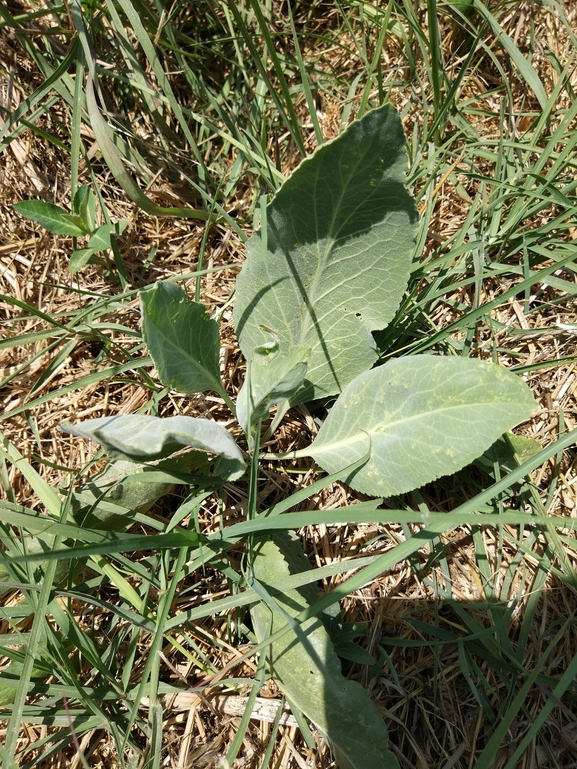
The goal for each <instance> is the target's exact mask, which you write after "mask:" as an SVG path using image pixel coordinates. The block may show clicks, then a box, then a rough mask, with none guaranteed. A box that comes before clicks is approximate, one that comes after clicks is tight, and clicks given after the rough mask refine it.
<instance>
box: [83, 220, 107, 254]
mask: <svg viewBox="0 0 577 769" xmlns="http://www.w3.org/2000/svg"><path fill="white" fill-rule="evenodd" d="M110 235H111V227H110V225H109V224H103V225H102V226H101V227H99V228H98V229H97V230H96V231H95V232H93V233H92V235H91V236H90V239H89V241H88V248H93V249H94V250H95V251H105V250H106V249H107V248H110V246H111V243H110Z"/></svg>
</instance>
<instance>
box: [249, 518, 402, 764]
mask: <svg viewBox="0 0 577 769" xmlns="http://www.w3.org/2000/svg"><path fill="white" fill-rule="evenodd" d="M303 562H304V564H305V566H304V567H303ZM306 566H307V561H306V558H305V557H304V555H303V552H302V548H301V546H300V543H298V542H296V541H295V540H294V539H292V538H291V535H290V533H289V532H283V533H280V532H278V533H274V534H273V535H271V537H270V538H269V539H267V541H265V542H261V543H259V544H258V545H257V546H256V556H255V559H254V562H253V570H254V576H255V577H256V579H257V580H258V581H259V582H260V583H261V584H262V585H263V586H264V587H266V585H267V584H271V583H272V582H274V581H277V582H278V581H282V580H283V579H286V578H287V577H288V576H290V575H291V574H294V573H297V572H299V571H303V570H304V569H305V568H306ZM316 600H318V592H317V591H316V589H315V588H314V586H312V585H308V586H306V587H305V588H300V589H298V590H287V591H286V592H285V593H284V594H281V595H278V594H277V595H276V596H275V601H276V604H277V606H276V607H269V606H268V605H267V604H266V603H264V602H261V603H259V604H257V605H256V606H254V607H253V609H252V610H251V614H252V618H253V623H254V627H255V632H256V635H257V638H258V640H259V641H264V640H266V639H267V638H268V637H269V635H270V634H272V633H275V632H276V631H277V630H280V629H281V628H283V627H285V626H286V624H287V615H288V616H289V617H296V616H297V614H299V613H300V612H301V611H303V610H304V609H306V608H307V607H308V606H310V605H311V603H314V602H315V601H316ZM277 607H278V608H277ZM268 659H269V665H270V668H271V672H272V675H273V677H274V679H275V681H276V682H277V684H278V685H279V687H280V688H281V690H282V691H283V692H284V693H285V694H286V696H287V698H288V699H289V700H290V701H291V702H294V704H295V705H297V706H298V707H299V708H300V710H302V712H303V713H304V714H305V715H306V716H307V718H309V719H310V720H311V721H312V722H313V723H314V724H315V725H316V726H317V728H318V729H319V730H320V731H321V732H322V733H323V734H324V735H325V736H326V738H327V740H328V742H329V744H330V745H331V748H332V750H333V752H334V753H335V757H336V758H337V760H338V762H339V765H340V766H341V769H345V767H346V768H347V769H348V767H351V768H352V769H369V767H370V769H399V765H398V763H397V760H396V758H395V756H394V755H393V754H392V753H391V752H390V751H389V749H388V741H389V738H388V733H387V728H386V726H385V724H384V722H383V719H382V718H381V716H380V714H379V712H378V710H377V708H376V707H375V705H374V704H373V702H372V700H371V699H370V697H369V695H368V694H367V692H366V691H365V690H364V689H363V687H362V686H361V685H360V684H358V683H356V682H355V681H348V680H347V679H346V678H344V677H343V675H342V674H341V666H340V661H339V658H338V657H337V655H336V653H335V650H334V648H333V644H332V642H331V640H330V638H329V635H328V633H327V631H326V630H325V627H324V625H323V623H322V621H321V620H320V619H319V618H318V617H313V618H312V619H309V620H307V621H305V622H303V623H301V624H300V625H299V626H298V630H296V631H295V630H293V629H291V630H289V631H288V632H286V633H285V634H284V635H282V636H281V638H280V639H279V640H277V641H274V642H273V643H272V644H271V645H270V647H269V651H268Z"/></svg>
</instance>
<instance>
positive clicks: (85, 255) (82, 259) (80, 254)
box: [68, 248, 95, 275]
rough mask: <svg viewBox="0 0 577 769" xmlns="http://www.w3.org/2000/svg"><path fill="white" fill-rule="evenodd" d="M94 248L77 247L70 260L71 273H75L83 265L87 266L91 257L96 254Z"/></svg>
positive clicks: (69, 268)
mask: <svg viewBox="0 0 577 769" xmlns="http://www.w3.org/2000/svg"><path fill="white" fill-rule="evenodd" d="M94 253H95V251H94V249H93V248H77V249H76V251H73V252H72V253H71V254H70V261H69V262H68V272H69V273H70V274H71V275H75V274H76V273H77V272H78V271H79V270H81V269H82V268H83V267H86V265H87V264H88V262H89V261H90V259H91V258H92V257H93V256H94Z"/></svg>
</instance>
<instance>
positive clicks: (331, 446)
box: [303, 401, 515, 456]
mask: <svg viewBox="0 0 577 769" xmlns="http://www.w3.org/2000/svg"><path fill="white" fill-rule="evenodd" d="M500 404H502V405H507V404H509V405H511V406H513V405H515V404H514V402H512V401H497V402H495V401H486V402H485V401H476V402H475V403H463V404H460V405H458V406H443V407H442V408H438V409H431V410H429V411H425V412H420V413H419V414H414V415H413V416H410V417H406V418H404V419H397V420H396V421H394V422H388V423H387V429H386V432H389V431H390V430H391V429H393V428H396V427H398V426H399V425H404V424H406V423H407V422H412V421H414V420H415V419H421V418H423V417H428V416H429V415H433V414H437V413H445V412H447V411H452V410H457V409H468V408H472V407H482V406H490V407H491V408H493V407H494V406H497V405H500ZM356 429H357V432H356V433H355V434H354V435H352V436H349V437H348V438H344V439H341V440H339V441H334V442H332V443H325V444H324V446H323V444H322V443H321V444H320V447H319V448H318V450H317V451H318V453H320V452H326V451H335V450H337V449H341V448H346V447H347V446H352V445H353V444H355V443H358V442H360V441H361V437H360V436H361V434H362V435H363V437H364V436H368V437H369V438H372V437H373V436H376V435H379V434H381V435H383V434H385V430H379V429H378V427H376V428H375V427H373V428H372V429H371V428H370V427H369V428H367V429H366V430H363V429H361V428H358V427H357V428H356ZM314 448H315V443H314V441H313V443H312V444H311V445H310V446H309V447H308V449H314ZM308 449H307V450H308ZM310 455H311V456H312V455H313V453H312V451H310ZM303 456H309V454H303Z"/></svg>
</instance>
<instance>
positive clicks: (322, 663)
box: [65, 106, 535, 769]
mask: <svg viewBox="0 0 577 769" xmlns="http://www.w3.org/2000/svg"><path fill="white" fill-rule="evenodd" d="M406 165H407V158H406V152H405V147H404V136H403V131H402V126H401V121H400V119H399V117H398V115H397V114H396V112H395V111H394V110H393V108H392V107H390V106H384V107H381V108H380V109H377V110H375V111H373V112H371V113H369V114H368V115H366V116H365V117H364V118H363V119H362V120H360V121H358V122H355V123H353V124H352V125H351V126H350V127H349V128H348V129H347V130H346V131H345V132H344V134H343V135H342V136H340V137H339V138H338V139H336V140H334V141H332V142H330V143H327V144H325V145H323V146H322V147H320V148H319V149H318V150H317V151H316V152H315V153H314V155H313V156H312V157H311V158H309V159H307V160H305V161H304V162H303V163H302V164H301V165H300V166H299V167H298V168H297V169H296V171H295V172H294V173H293V174H292V175H291V177H290V178H289V179H287V181H286V182H285V184H284V185H283V186H282V187H281V189H280V191H279V192H278V193H277V195H276V197H275V198H274V199H273V200H272V201H271V202H270V203H269V204H268V206H267V207H266V209H265V210H264V211H262V212H261V214H262V215H261V221H262V226H261V229H260V231H259V232H257V233H255V234H254V235H253V237H252V238H251V239H250V240H249V242H248V244H247V259H246V262H245V264H244V266H243V269H242V272H241V274H240V276H239V278H238V282H237V292H236V297H235V310H234V319H235V326H236V331H237V335H238V338H239V342H240V346H241V349H242V351H243V352H244V354H245V357H246V359H247V374H246V379H245V383H244V385H243V387H242V389H241V391H240V393H239V394H238V398H237V401H236V404H235V403H234V402H233V400H232V398H231V396H230V394H228V393H227V392H226V389H225V387H224V385H223V383H222V380H221V376H220V370H219V330H218V324H217V322H216V320H214V319H212V318H210V317H209V316H208V314H207V313H206V310H205V308H204V307H203V305H201V304H199V303H197V302H192V301H190V300H189V299H188V297H187V296H186V294H185V292H184V291H183V290H182V289H180V288H178V287H176V286H174V285H172V284H168V283H158V284H156V285H155V286H153V287H151V288H149V289H146V290H145V291H143V292H142V294H141V309H142V316H143V334H144V339H145V342H146V344H147V345H148V348H149V351H150V354H151V356H152V359H153V361H154V363H155V366H156V368H157V370H158V373H159V376H160V379H161V380H162V382H163V383H164V384H165V385H167V386H169V387H172V388H174V389H177V390H179V391H180V392H184V393H195V392H205V391H213V392H216V393H218V394H220V395H221V397H222V398H223V399H224V400H225V402H226V403H228V404H229V406H230V408H231V410H232V412H233V414H235V415H236V416H237V419H238V422H239V425H240V427H241V428H242V430H243V431H244V433H245V435H246V441H243V442H242V446H243V447H247V448H244V449H243V448H241V446H239V445H238V444H237V443H236V441H235V440H234V438H233V437H232V434H231V433H230V432H229V431H228V430H227V429H226V428H225V427H224V426H222V425H220V424H217V423H215V422H212V421H209V420H202V419H193V418H190V417H182V416H177V417H171V418H168V419H160V418H157V417H152V416H147V415H132V416H124V417H112V418H110V417H109V418H103V419H96V420H91V421H90V422H85V423H81V424H79V425H75V426H71V425H66V426H65V429H66V430H68V431H69V432H73V433H74V434H76V435H80V436H83V437H88V438H90V439H92V440H95V441H97V442H99V443H100V444H102V445H103V446H104V448H105V449H106V450H107V451H108V452H109V453H110V454H112V455H113V456H115V457H120V458H125V459H127V460H132V461H137V462H140V463H143V462H144V463H146V462H157V461H160V460H161V461H163V462H165V463H166V462H170V457H171V456H172V455H173V454H174V452H176V451H182V450H183V449H185V450H192V451H194V452H197V453H200V454H201V455H203V456H204V457H205V458H206V459H205V463H204V464H205V465H206V466H210V465H212V467H213V470H212V480H213V481H214V482H215V484H217V485H218V483H221V484H222V483H225V482H229V481H234V480H238V479H239V478H241V476H242V474H243V473H244V471H245V467H246V458H247V455H248V458H249V460H250V467H251V472H250V473H249V474H248V476H249V477H248V478H247V482H248V484H249V499H252V500H256V499H257V490H258V489H257V484H258V464H257V463H258V454H259V450H260V443H261V438H262V435H261V429H260V426H261V422H263V421H265V420H268V419H269V416H270V411H271V409H272V407H273V406H275V405H278V413H279V414H280V415H282V414H283V413H284V412H285V410H286V409H287V408H289V407H290V406H291V405H295V404H298V403H301V402H303V401H305V400H308V399H310V398H313V397H319V396H326V395H338V397H337V399H336V402H335V403H334V405H333V406H332V409H331V410H330V412H329V415H328V417H327V419H326V421H325V423H324V424H323V425H322V427H321V429H320V430H319V433H318V435H317V437H316V438H315V440H314V441H313V442H312V443H311V445H310V446H309V447H308V448H306V449H304V450H301V451H300V452H298V454H299V455H300V456H311V457H312V458H313V459H314V460H315V461H316V462H317V463H318V465H319V466H320V467H321V468H322V469H324V470H326V471H327V472H329V473H331V474H333V475H334V476H336V477H340V478H341V479H342V480H344V481H346V482H347V483H349V484H350V485H351V486H352V487H353V488H354V489H356V490H358V491H360V492H362V493H364V494H367V495H369V496H379V497H383V496H385V497H386V496H390V495H392V494H398V493H402V492H405V491H409V490H411V489H415V488H417V487H419V486H422V485H424V484H426V483H428V482H430V481H433V480H435V479H436V478H439V477H440V476H442V475H447V474H449V473H454V472H456V471H457V470H459V469H461V468H462V467H464V466H465V465H466V464H468V463H470V462H471V461H473V460H474V459H476V458H477V457H479V456H480V455H481V454H483V452H485V451H486V450H487V449H488V448H489V447H491V446H492V444H494V443H495V441H497V440H498V439H499V437H500V436H501V435H502V434H503V433H504V432H506V431H507V430H509V429H510V428H511V427H513V426H514V425H516V424H518V423H519V422H521V421H523V420H524V419H526V418H528V417H529V416H530V414H531V413H532V412H533V410H534V408H535V402H534V400H533V397H532V395H531V392H530V391H529V389H528V388H527V387H526V385H525V384H524V383H523V382H522V380H520V379H519V378H518V377H516V376H515V375H514V374H512V373H511V372H509V371H507V370H505V369H504V368H501V367H499V366H497V365H493V364H489V363H484V362H481V361H477V360H469V359H462V358H458V357H439V356H434V355H421V356H414V357H406V358H398V359H395V360H392V361H390V362H389V363H387V364H386V365H384V366H380V367H378V368H375V369H373V368H372V367H373V365H374V364H375V363H376V361H377V351H376V345H375V342H374V339H373V337H372V334H371V332H372V331H375V330H379V329H382V328H384V327H385V326H386V325H387V324H388V323H389V322H390V321H391V319H392V318H393V317H394V315H395V312H396V310H397V308H398V306H399V304H400V302H401V299H402V296H403V294H404V292H405V290H406V287H407V282H408V279H409V271H410V268H411V263H412V260H413V258H414V253H413V251H414V236H415V227H416V222H417V212H416V207H415V203H414V200H413V198H412V196H411V194H410V193H409V192H408V191H407V189H406V187H405V183H404V178H405V170H406ZM278 421H279V420H278V418H277V419H275V420H274V421H273V424H272V427H271V428H269V431H270V430H274V427H275V426H276V423H277V422H278ZM351 467H354V468H355V469H354V471H353V472H351V470H350V468H351ZM249 515H252V516H253V517H256V516H257V515H258V510H257V509H256V506H255V507H254V508H253V509H250V510H249ZM223 537H224V539H226V528H225V529H224V531H223ZM258 542H260V544H258V543H257V544H256V546H255V542H254V541H253V543H252V544H253V547H252V549H251V550H250V557H249V561H248V563H249V572H248V576H247V582H248V584H250V585H252V586H253V587H254V588H255V589H257V588H258V591H260V592H259V595H262V600H261V601H260V602H259V603H258V604H256V605H255V606H254V607H253V609H252V618H253V625H254V629H255V633H256V637H257V640H258V641H259V642H263V643H266V642H267V639H269V638H270V634H271V633H273V634H274V640H273V641H272V642H271V643H270V644H269V645H268V647H267V651H266V652H265V653H266V654H267V663H268V668H269V672H270V674H271V675H272V676H274V677H275V679H276V681H277V683H278V685H279V686H280V688H281V689H282V690H283V691H284V693H285V694H286V696H287V699H288V700H289V702H291V703H292V704H293V706H294V707H296V708H298V709H300V711H301V712H302V713H304V714H305V715H306V716H307V717H308V718H309V719H310V720H311V721H312V722H313V723H314V724H315V725H316V726H317V728H318V729H319V731H321V732H322V733H323V734H325V736H326V737H327V740H328V741H329V744H330V745H331V747H332V749H333V751H334V753H335V756H336V758H337V761H338V763H339V766H340V767H341V769H346V768H347V767H354V768H355V769H367V768H368V767H370V768H371V769H398V766H399V765H398V762H397V760H396V758H395V756H394V754H393V753H392V752H391V751H389V749H388V744H387V742H388V738H387V730H386V727H385V724H384V722H383V721H382V719H381V717H380V715H379V713H378V711H377V709H376V708H375V706H374V705H373V704H372V702H371V700H370V698H369V696H368V694H367V693H366V691H365V690H363V689H362V688H361V687H360V686H359V685H358V684H352V683H351V682H348V681H346V680H345V679H344V677H343V676H342V674H341V672H340V667H339V663H338V658H337V657H336V654H335V652H334V649H333V647H332V642H331V640H330V637H329V635H328V633H327V632H326V630H325V628H324V626H323V623H322V621H321V620H320V619H316V618H311V617H307V619H306V621H304V622H301V621H300V619H299V617H301V616H302V615H303V614H305V615H306V613H307V609H308V608H310V607H311V606H312V605H313V604H314V603H315V602H316V600H317V598H318V593H317V590H316V588H314V586H312V587H311V586H309V588H308V589H307V590H299V591H288V592H287V594H286V595H285V596H283V597H282V598H277V599H275V600H272V599H270V596H268V594H267V590H266V584H267V583H269V582H278V581H280V582H282V580H283V579H286V577H287V576H288V575H291V574H295V573H298V572H300V571H303V570H304V569H305V568H306V558H305V557H304V554H303V551H302V547H301V545H300V543H299V542H298V539H296V538H291V537H288V536H287V537H283V536H280V537H279V536H277V535H275V537H268V538H266V537H265V538H264V540H263V541H262V542H261V540H260V539H259V540H258Z"/></svg>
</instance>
